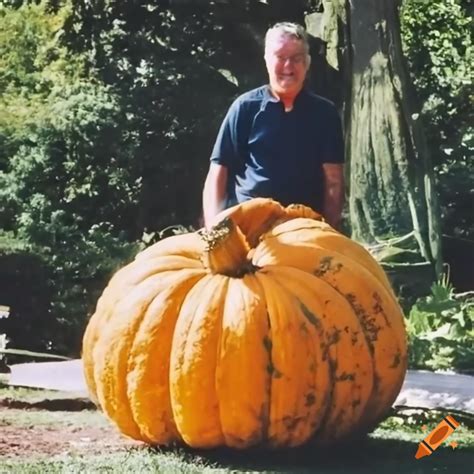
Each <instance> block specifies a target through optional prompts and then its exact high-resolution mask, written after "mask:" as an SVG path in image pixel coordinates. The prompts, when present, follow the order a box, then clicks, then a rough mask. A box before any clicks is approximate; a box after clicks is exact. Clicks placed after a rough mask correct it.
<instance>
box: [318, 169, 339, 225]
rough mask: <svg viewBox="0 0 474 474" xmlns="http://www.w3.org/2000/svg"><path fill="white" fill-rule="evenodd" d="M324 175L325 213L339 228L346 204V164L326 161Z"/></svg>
mask: <svg viewBox="0 0 474 474" xmlns="http://www.w3.org/2000/svg"><path fill="white" fill-rule="evenodd" d="M323 176H324V201H323V215H324V217H325V219H326V221H327V222H328V224H330V225H331V226H332V227H334V228H335V229H338V228H339V224H340V222H341V214H342V208H343V206H344V165H343V164H341V163H324V164H323Z"/></svg>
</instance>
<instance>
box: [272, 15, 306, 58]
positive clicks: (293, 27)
mask: <svg viewBox="0 0 474 474" xmlns="http://www.w3.org/2000/svg"><path fill="white" fill-rule="evenodd" d="M279 36H290V37H292V38H295V39H298V40H300V41H302V43H303V46H304V49H305V52H306V54H307V55H309V41H308V34H307V33H306V30H305V29H304V28H303V27H302V26H301V25H299V24H298V23H290V22H288V21H284V22H281V23H276V24H275V25H273V26H272V27H271V28H269V29H268V30H267V33H266V35H265V52H266V50H267V46H268V43H269V42H270V41H271V40H272V39H273V38H275V37H279Z"/></svg>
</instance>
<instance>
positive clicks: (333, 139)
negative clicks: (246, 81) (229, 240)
mask: <svg viewBox="0 0 474 474" xmlns="http://www.w3.org/2000/svg"><path fill="white" fill-rule="evenodd" d="M310 60H311V57H310V55H309V46H308V39H307V35H306V32H305V31H304V29H303V28H302V27H301V26H300V25H297V24H294V23H278V24H276V25H275V26H273V27H272V28H270V29H269V30H268V31H267V34H266V37H265V63H266V66H267V71H268V76H269V85H265V86H262V87H259V88H257V89H254V90H252V91H250V92H247V93H245V94H243V95H241V96H240V97H238V98H237V99H236V100H235V101H234V103H233V104H232V105H231V107H230V109H229V111H228V113H227V115H226V117H225V119H224V121H223V123H222V125H221V128H220V130H219V134H218V136H217V140H216V143H215V145H214V149H213V151H212V155H211V165H210V168H209V173H208V175H207V178H206V182H205V184H204V191H203V212H204V223H205V225H209V223H210V222H211V220H212V218H213V217H214V216H215V215H216V214H217V213H218V212H220V211H221V210H222V209H224V208H226V207H229V206H231V205H234V204H236V203H239V202H243V201H245V200H248V199H252V198H254V197H270V198H272V199H275V200H277V201H279V202H280V203H281V204H283V205H288V204H291V203H299V204H305V205H307V206H310V207H312V208H313V209H314V210H316V211H318V212H320V213H321V214H323V216H324V217H325V218H326V220H327V222H328V223H329V224H331V225H332V226H333V227H338V226H339V223H340V219H341V211H342V206H343V199H344V178H343V161H344V158H343V155H344V153H343V140H342V131H341V123H340V119H339V116H338V114H337V111H336V109H335V107H334V105H333V104H332V103H331V102H329V101H327V100H326V99H323V98H322V97H319V96H317V95H315V94H313V93H312V92H310V91H309V90H307V89H306V88H305V87H304V82H305V78H306V74H307V72H308V69H309V65H310Z"/></svg>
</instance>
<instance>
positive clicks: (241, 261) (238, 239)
mask: <svg viewBox="0 0 474 474" xmlns="http://www.w3.org/2000/svg"><path fill="white" fill-rule="evenodd" d="M198 233H199V235H200V236H201V238H202V239H203V240H204V242H205V243H206V247H205V249H204V253H203V263H204V266H205V267H206V268H208V269H209V270H210V271H211V272H212V273H220V274H222V275H228V276H233V277H241V276H242V275H244V274H245V273H248V272H249V271H251V270H252V268H251V267H252V264H251V262H250V261H249V259H248V258H247V255H248V253H249V250H250V245H249V243H248V242H247V238H246V237H245V234H244V233H243V232H242V230H241V229H240V227H239V226H238V225H237V224H235V222H234V221H233V220H232V219H231V218H230V217H226V218H224V219H223V220H222V221H220V222H218V223H217V224H216V225H214V226H213V227H211V228H210V229H209V230H206V229H201V230H200V231H199V232H198Z"/></svg>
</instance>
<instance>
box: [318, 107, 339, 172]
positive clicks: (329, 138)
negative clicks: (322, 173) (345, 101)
mask: <svg viewBox="0 0 474 474" xmlns="http://www.w3.org/2000/svg"><path fill="white" fill-rule="evenodd" d="M325 124H326V127H325V134H324V137H325V144H324V147H323V154H322V156H323V160H322V162H323V163H344V138H343V134H342V123H341V118H340V117H339V114H338V112H337V109H336V107H334V106H333V105H331V107H330V108H329V109H328V112H327V119H326V120H325Z"/></svg>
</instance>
